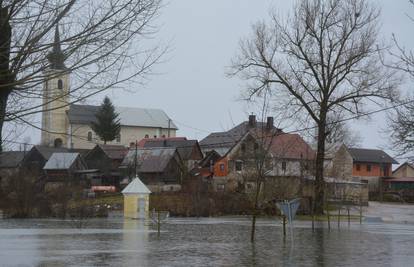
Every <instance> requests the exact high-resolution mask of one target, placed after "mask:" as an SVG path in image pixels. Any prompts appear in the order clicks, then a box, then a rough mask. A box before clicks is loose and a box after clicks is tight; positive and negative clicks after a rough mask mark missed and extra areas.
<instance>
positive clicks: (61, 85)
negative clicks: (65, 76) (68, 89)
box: [58, 79, 63, 89]
mask: <svg viewBox="0 0 414 267" xmlns="http://www.w3.org/2000/svg"><path fill="white" fill-rule="evenodd" d="M58 89H63V81H62V80H61V79H59V80H58Z"/></svg>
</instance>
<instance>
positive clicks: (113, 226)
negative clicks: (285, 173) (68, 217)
mask: <svg viewBox="0 0 414 267" xmlns="http://www.w3.org/2000/svg"><path fill="white" fill-rule="evenodd" d="M78 226H79V225H78V224H77V223H75V222H73V221H61V220H0V266H413V263H414V224H391V223H364V224H362V225H360V224H359V222H352V223H351V225H350V226H348V224H347V222H343V223H342V225H341V228H340V229H338V228H337V224H336V222H335V223H332V229H331V230H330V231H329V230H328V229H327V228H326V225H323V224H322V223H321V224H317V229H316V230H315V232H313V231H312V228H311V223H310V222H296V223H295V225H294V229H293V236H291V234H290V231H288V235H287V237H286V238H283V234H282V227H281V224H280V222H279V221H277V220H276V219H261V220H259V222H258V228H257V237H256V242H255V243H254V244H251V243H250V241H249V231H250V221H249V220H248V218H214V219H213V218H203V219H177V218H170V219H169V221H168V223H166V224H164V225H163V226H162V232H161V236H160V237H158V236H157V232H156V231H155V226H154V225H152V224H151V223H150V222H141V221H133V220H123V219H120V218H119V219H117V218H115V219H93V220H88V221H85V222H84V224H83V226H82V227H83V228H82V229H78V228H76V227H78Z"/></svg>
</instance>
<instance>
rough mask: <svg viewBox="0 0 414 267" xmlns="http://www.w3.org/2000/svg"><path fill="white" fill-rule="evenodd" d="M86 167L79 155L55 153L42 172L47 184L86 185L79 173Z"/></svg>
mask: <svg viewBox="0 0 414 267" xmlns="http://www.w3.org/2000/svg"><path fill="white" fill-rule="evenodd" d="M86 169H87V166H86V163H85V162H84V160H83V159H82V158H81V156H80V154H79V153H73V152H72V153H70V152H56V153H53V154H52V155H51V156H50V158H49V160H48V161H47V162H46V164H45V166H44V167H43V170H44V171H45V174H46V177H47V183H49V184H66V183H70V184H83V185H85V184H86V182H87V181H86V180H83V179H82V177H83V176H82V174H81V171H83V170H86Z"/></svg>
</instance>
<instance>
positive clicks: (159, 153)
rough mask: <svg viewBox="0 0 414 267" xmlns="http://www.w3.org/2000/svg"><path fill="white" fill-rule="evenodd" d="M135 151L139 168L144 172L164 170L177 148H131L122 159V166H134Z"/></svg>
mask: <svg viewBox="0 0 414 267" xmlns="http://www.w3.org/2000/svg"><path fill="white" fill-rule="evenodd" d="M135 153H136V154H137V155H136V157H137V168H138V171H139V172H142V173H155V172H158V173H159V172H163V171H164V170H165V168H166V167H167V165H168V163H169V162H170V160H171V159H172V158H173V157H174V155H175V153H176V148H171V147H157V148H138V149H137V150H136V152H135V150H130V151H129V152H128V154H127V155H126V156H125V158H124V160H123V161H122V164H121V166H122V167H126V166H134V164H135Z"/></svg>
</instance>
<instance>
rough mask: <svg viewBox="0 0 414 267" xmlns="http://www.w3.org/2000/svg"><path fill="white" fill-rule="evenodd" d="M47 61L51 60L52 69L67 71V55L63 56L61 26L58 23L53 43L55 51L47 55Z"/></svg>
mask: <svg viewBox="0 0 414 267" xmlns="http://www.w3.org/2000/svg"><path fill="white" fill-rule="evenodd" d="M47 59H48V60H49V63H50V68H52V69H55V70H64V69H66V66H65V55H64V54H63V52H62V49H61V47H60V35H59V25H58V24H57V23H56V28H55V39H54V42H53V49H52V52H50V53H49V54H48V55H47Z"/></svg>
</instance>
